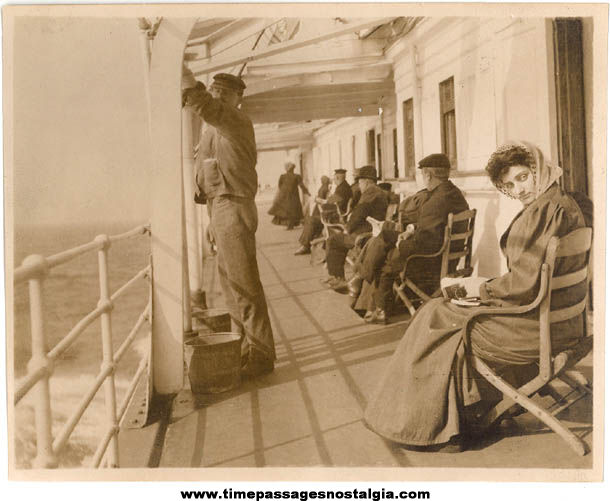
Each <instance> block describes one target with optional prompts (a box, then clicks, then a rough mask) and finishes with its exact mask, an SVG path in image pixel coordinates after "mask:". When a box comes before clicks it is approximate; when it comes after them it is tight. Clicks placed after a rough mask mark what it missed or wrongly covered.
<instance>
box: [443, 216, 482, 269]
mask: <svg viewBox="0 0 610 501" xmlns="http://www.w3.org/2000/svg"><path fill="white" fill-rule="evenodd" d="M476 215H477V210H476V209H471V210H465V211H463V212H460V213H458V214H449V217H448V218H447V226H446V227H445V247H444V252H443V257H442V260H441V274H440V276H441V278H444V277H448V276H451V277H467V276H470V275H472V241H473V238H474V222H475V219H476Z"/></svg>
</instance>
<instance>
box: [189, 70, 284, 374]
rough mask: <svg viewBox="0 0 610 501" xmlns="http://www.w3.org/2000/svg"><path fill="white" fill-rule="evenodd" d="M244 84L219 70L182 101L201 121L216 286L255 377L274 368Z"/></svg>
mask: <svg viewBox="0 0 610 501" xmlns="http://www.w3.org/2000/svg"><path fill="white" fill-rule="evenodd" d="M245 88H246V85H245V84H244V82H243V80H242V79H241V78H239V77H236V76H235V75H231V74H228V73H218V74H216V75H214V81H213V82H212V84H211V86H210V90H209V92H208V90H207V89H206V87H205V85H203V83H201V82H197V85H196V86H195V87H190V88H188V89H185V90H184V91H183V94H182V105H183V106H189V107H192V109H193V111H194V112H195V113H197V115H199V116H200V117H201V118H202V119H203V120H204V122H205V126H204V128H203V130H202V133H201V139H200V142H199V155H198V157H197V164H198V176H197V178H198V179H201V183H198V189H201V190H202V191H203V192H204V193H205V196H206V198H207V206H208V213H209V215H210V225H209V228H208V232H207V236H208V239H209V240H212V239H213V240H215V242H216V246H217V251H218V253H217V257H216V261H217V265H218V277H219V281H220V285H221V287H222V290H223V293H224V294H223V295H224V298H225V301H226V305H227V308H228V310H229V313H230V314H231V319H232V320H233V322H234V324H235V325H236V328H237V329H238V330H239V331H240V333H241V334H242V368H241V369H242V376H245V377H255V376H259V375H261V374H264V373H268V372H271V371H273V368H274V360H275V344H274V341H273V332H272V330H271V322H270V320H269V313H268V311H267V302H266V300H265V292H264V290H263V286H262V284H261V281H260V276H259V271H258V264H257V261H256V241H255V233H256V228H257V225H258V213H257V210H256V205H255V203H254V196H255V195H256V190H257V187H258V181H257V174H256V142H255V140H254V128H253V127H252V121H251V120H250V119H249V118H248V117H247V116H246V114H245V113H244V112H242V111H241V110H240V109H239V108H238V106H239V103H240V102H241V99H242V95H243V91H244V89H245Z"/></svg>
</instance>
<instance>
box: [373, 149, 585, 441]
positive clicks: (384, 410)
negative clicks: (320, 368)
mask: <svg viewBox="0 0 610 501" xmlns="http://www.w3.org/2000/svg"><path fill="white" fill-rule="evenodd" d="M487 172H488V174H489V176H490V178H491V181H492V183H493V184H494V185H495V186H496V188H497V189H498V190H499V191H501V192H502V193H503V194H505V195H507V196H509V197H511V198H516V199H519V200H520V201H521V203H522V204H523V207H524V208H523V210H521V212H519V214H517V216H516V217H515V218H514V220H513V221H512V223H511V224H510V226H509V227H508V229H507V230H506V232H505V233H504V235H503V236H502V238H501V239H500V247H501V249H502V252H503V253H504V255H505V256H506V259H507V263H508V269H509V270H510V271H509V272H508V273H506V274H504V275H502V276H501V277H498V278H495V279H492V280H489V281H487V282H484V283H483V284H482V285H481V290H480V296H481V298H482V300H484V301H486V302H487V304H493V305H494V306H496V307H497V306H499V305H507V306H518V305H525V304H529V303H531V302H532V301H533V300H534V299H535V297H536V295H537V293H538V287H539V276H540V268H541V266H542V263H543V259H544V254H545V251H546V248H547V246H548V243H549V240H550V239H551V237H553V236H559V237H561V236H564V235H567V234H568V233H570V232H571V231H573V230H575V229H577V228H581V227H583V226H585V221H584V218H583V214H582V212H581V210H580V208H579V206H578V205H577V203H576V202H575V201H574V199H573V198H572V197H570V196H569V195H567V194H566V193H565V192H564V191H563V190H562V189H561V188H560V186H559V184H558V183H557V181H558V179H559V177H560V176H561V169H560V168H559V167H556V166H552V165H550V164H549V163H548V162H547V161H546V160H545V158H544V156H543V155H542V153H541V151H540V150H539V149H538V148H537V147H535V146H533V145H531V144H528V143H525V142H516V143H510V144H507V145H504V146H502V147H500V148H499V149H498V150H496V152H494V154H493V155H492V156H491V158H490V160H489V163H488V164H487ZM574 260H575V258H570V260H568V259H561V260H559V261H558V268H559V269H558V272H559V273H560V274H563V273H568V272H570V271H571V270H572V269H576V268H577V267H578V266H582V264H583V262H582V261H583V260H584V256H583V257H582V259H579V258H578V259H577V260H578V261H580V262H575V261H574ZM585 294H586V290H585V287H584V286H583V284H578V285H576V286H573V287H568V288H564V289H561V290H559V291H556V293H554V296H553V301H554V304H555V301H557V302H558V303H563V304H558V306H559V307H562V306H567V305H569V304H573V303H576V302H578V301H581V300H582V299H583V298H584V297H585ZM469 312H470V310H469V308H463V307H460V306H456V305H454V304H452V303H450V302H448V301H447V300H445V299H443V298H438V299H433V300H431V301H429V302H428V303H426V304H425V305H424V306H423V307H422V308H421V309H420V310H419V311H418V313H417V315H415V317H414V319H413V321H412V322H411V324H410V326H409V328H408V329H407V331H406V333H405V335H404V337H403V338H402V340H401V342H400V344H399V345H398V348H397V349H396V352H395V353H394V355H393V356H392V358H391V359H390V361H389V363H388V365H387V369H386V373H385V376H384V377H383V379H382V381H381V385H380V387H379V388H378V390H377V392H376V393H375V394H374V395H373V397H372V398H371V400H370V402H369V405H368V407H367V409H366V411H365V420H366V423H367V424H368V426H369V427H370V428H371V429H372V430H374V431H375V432H376V433H378V434H379V435H381V436H383V437H385V438H387V439H389V440H392V441H395V442H399V443H402V444H406V445H410V446H424V448H425V449H432V450H443V451H444V452H457V451H460V450H463V449H464V448H465V447H467V445H468V444H467V443H465V437H467V436H468V431H469V426H470V425H472V424H474V422H473V419H474V420H476V416H477V413H478V412H479V411H480V410H482V408H483V407H484V405H481V404H487V403H488V402H489V401H490V400H494V399H497V398H498V395H497V393H496V392H495V391H493V392H492V391H491V386H489V385H487V384H486V381H485V380H483V379H482V378H478V379H474V378H473V375H474V374H473V373H472V369H471V368H470V366H469V364H468V363H467V359H466V356H465V351H464V344H463V340H462V339H463V338H462V329H464V328H466V326H465V319H466V318H467V316H468V315H469ZM537 315H538V312H537V310H534V311H532V312H529V313H526V314H523V315H519V316H517V315H515V316H509V315H504V316H501V315H496V316H492V315H488V316H483V317H481V319H480V320H477V321H476V322H474V323H473V324H471V326H470V336H471V337H470V339H471V348H472V351H473V352H474V354H475V355H477V356H478V357H481V358H483V359H484V360H486V361H488V362H490V363H491V364H492V365H493V366H494V367H496V368H502V367H507V366H515V365H518V366H521V367H523V368H525V367H527V366H531V364H532V363H533V362H535V361H537V360H538V356H539V331H538V321H537ZM582 327H583V326H582V322H581V321H580V320H579V319H570V320H567V321H564V322H561V323H557V324H553V330H552V336H553V348H554V349H555V350H558V351H559V350H561V349H564V348H566V347H567V346H569V345H570V344H571V343H572V342H574V341H575V339H576V338H578V337H580V336H582ZM475 404H477V405H475Z"/></svg>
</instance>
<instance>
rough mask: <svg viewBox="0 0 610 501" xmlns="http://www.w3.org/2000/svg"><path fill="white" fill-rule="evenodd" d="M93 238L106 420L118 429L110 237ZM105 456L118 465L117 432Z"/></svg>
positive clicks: (109, 461)
mask: <svg viewBox="0 0 610 501" xmlns="http://www.w3.org/2000/svg"><path fill="white" fill-rule="evenodd" d="M95 240H96V241H97V242H99V243H100V244H102V245H101V248H100V250H99V251H98V253H97V255H98V265H99V275H100V277H99V280H100V301H99V306H101V307H104V309H105V310H104V312H103V313H102V315H101V317H100V320H101V325H102V369H106V368H108V367H111V368H112V371H111V372H110V373H109V374H108V377H107V378H106V381H105V382H104V397H105V401H106V421H107V424H108V428H109V429H110V428H114V429H115V430H116V431H118V425H117V419H116V391H115V385H114V360H113V357H114V353H113V350H112V322H111V311H112V301H111V299H110V288H109V286H108V248H109V247H110V239H109V238H108V235H98V236H97V237H96V238H95ZM106 458H107V464H108V466H110V467H111V468H117V467H118V466H119V442H118V435H117V433H114V434H113V436H112V438H111V439H110V443H109V444H108V453H107V455H106Z"/></svg>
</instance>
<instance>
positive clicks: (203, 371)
mask: <svg viewBox="0 0 610 501" xmlns="http://www.w3.org/2000/svg"><path fill="white" fill-rule="evenodd" d="M185 344H186V345H187V346H189V347H190V348H192V349H193V353H192V355H191V359H190V362H189V372H188V376H189V381H190V382H191V390H192V392H193V393H221V392H223V391H228V390H232V389H234V388H237V387H238V386H239V384H240V383H241V336H240V335H239V334H236V333H234V332H218V333H214V334H205V335H203V336H198V337H196V338H194V339H191V340H190V341H187V342H186V343H185Z"/></svg>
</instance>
